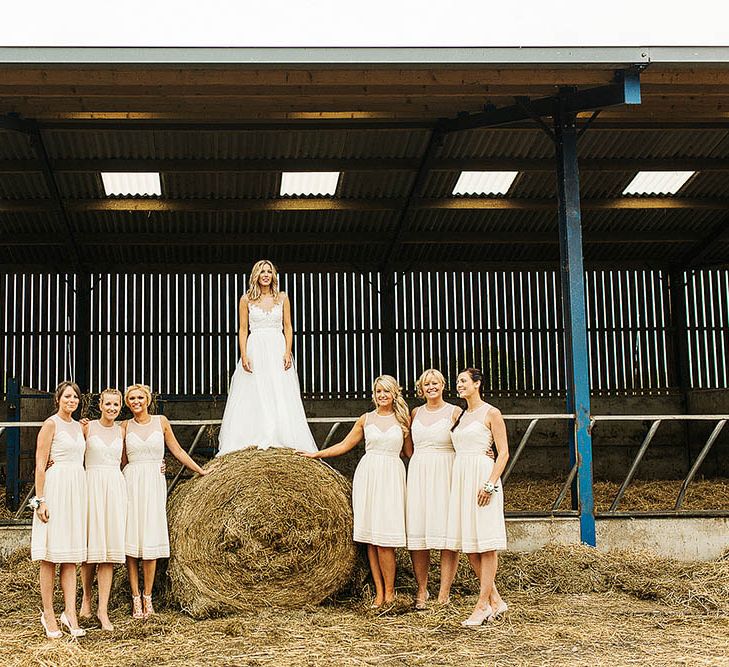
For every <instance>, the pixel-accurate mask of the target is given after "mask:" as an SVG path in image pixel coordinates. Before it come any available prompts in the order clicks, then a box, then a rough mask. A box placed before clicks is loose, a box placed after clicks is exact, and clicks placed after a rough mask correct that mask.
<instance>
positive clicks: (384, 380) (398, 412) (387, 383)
mask: <svg viewBox="0 0 729 667" xmlns="http://www.w3.org/2000/svg"><path fill="white" fill-rule="evenodd" d="M378 384H379V385H381V386H382V388H383V389H385V391H389V392H390V393H391V394H392V409H393V410H394V411H395V419H397V422H398V424H400V428H401V429H402V434H403V437H406V436H407V435H408V434H409V433H410V408H408V404H407V403H406V402H405V399H404V398H403V397H402V387H400V385H399V384H398V383H397V380H396V379H395V378H394V377H392V375H380V376H379V377H377V378H375V381H374V382H373V383H372V403H374V406H375V408H377V399H376V398H375V391H376V389H377V385H378Z"/></svg>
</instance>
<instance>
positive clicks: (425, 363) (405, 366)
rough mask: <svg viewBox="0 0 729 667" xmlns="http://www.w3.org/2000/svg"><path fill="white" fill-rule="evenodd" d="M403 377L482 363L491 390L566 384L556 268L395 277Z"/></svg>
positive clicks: (530, 391)
mask: <svg viewBox="0 0 729 667" xmlns="http://www.w3.org/2000/svg"><path fill="white" fill-rule="evenodd" d="M396 280H397V283H396V285H397V286H396V290H397V291H396V297H395V302H396V308H397V314H396V328H397V342H396V343H397V344H396V350H397V362H398V371H399V374H400V377H399V380H400V382H401V383H402V384H403V386H404V387H408V388H412V387H413V386H414V385H415V380H416V379H417V378H418V376H419V375H420V373H421V372H422V371H423V370H424V369H426V368H429V367H431V366H432V367H435V368H439V369H440V370H441V371H442V372H443V373H444V375H446V377H447V378H449V379H450V380H451V383H452V380H453V378H455V376H456V374H457V373H458V370H460V369H462V368H465V367H466V366H476V367H478V368H481V369H482V370H483V372H484V376H485V381H486V389H487V391H488V392H489V393H500V394H506V393H511V394H514V395H521V396H527V395H528V396H544V395H549V394H555V393H558V392H559V391H560V390H561V389H562V386H563V383H564V381H563V378H562V371H561V369H562V367H563V354H564V350H563V348H564V345H563V339H562V318H561V308H560V300H559V283H558V281H557V277H556V274H555V272H554V271H518V272H517V271H511V272H502V271H498V272H497V271H493V272H489V271H486V272H478V273H462V272H452V273H451V272H429V273H407V274H400V275H398V276H397V277H396Z"/></svg>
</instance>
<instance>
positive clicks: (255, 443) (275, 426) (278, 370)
mask: <svg viewBox="0 0 729 667" xmlns="http://www.w3.org/2000/svg"><path fill="white" fill-rule="evenodd" d="M248 327H249V329H250V333H249V335H248V342H247V345H246V352H247V355H248V359H249V360H250V362H251V367H252V369H253V372H252V373H248V372H246V371H244V370H243V366H242V364H241V362H240V360H238V364H237V365H236V367H235V372H234V373H233V378H232V379H231V382H230V390H229V392H228V401H227V403H226V404H225V412H224V413H223V423H222V425H221V426H220V436H219V442H220V446H219V449H218V456H222V455H223V454H227V453H228V452H234V451H237V450H239V449H245V448H247V447H258V448H259V449H268V448H269V447H291V448H292V449H300V450H303V451H307V452H315V451H317V447H316V443H315V442H314V438H313V437H312V435H311V431H310V430H309V425H308V424H307V422H306V413H305V412H304V406H303V405H302V403H301V392H300V390H299V378H298V376H297V375H296V367H295V366H294V365H293V364H292V366H291V368H289V369H288V370H284V365H283V363H284V362H283V358H284V353H285V352H286V339H285V338H284V335H283V304H282V303H276V304H274V306H273V308H271V309H270V310H265V309H263V308H261V307H260V306H258V305H256V304H254V303H253V304H252V303H249V304H248Z"/></svg>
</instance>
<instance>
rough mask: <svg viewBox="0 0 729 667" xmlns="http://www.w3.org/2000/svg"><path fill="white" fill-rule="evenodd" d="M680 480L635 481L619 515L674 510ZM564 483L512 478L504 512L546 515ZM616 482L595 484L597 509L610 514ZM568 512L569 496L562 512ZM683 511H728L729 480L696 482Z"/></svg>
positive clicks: (563, 504) (505, 498)
mask: <svg viewBox="0 0 729 667" xmlns="http://www.w3.org/2000/svg"><path fill="white" fill-rule="evenodd" d="M682 481H683V480H679V479H657V480H634V481H633V482H632V483H631V485H630V486H629V487H628V489H627V490H626V492H625V495H624V496H623V498H622V499H621V501H620V505H619V506H618V511H621V512H622V511H634V512H651V511H660V510H672V509H673V506H674V504H675V502H676V498H677V496H678V492H679V490H680V488H681V482H682ZM561 488H562V482H557V481H552V480H547V479H533V480H532V479H524V478H511V479H509V480H508V481H507V483H506V484H505V485H504V503H505V505H504V509H505V510H506V511H507V512H515V511H546V510H549V509H550V508H551V507H552V504H553V503H554V501H555V499H556V498H557V494H558V493H559V491H560V489H561ZM619 488H620V484H618V483H616V482H605V481H596V482H595V509H596V510H597V511H598V512H604V511H607V510H608V509H609V508H610V505H611V504H612V502H613V499H614V498H615V494H616V493H617V492H618V489H619ZM568 508H569V494H568V497H567V498H565V500H564V502H563V503H562V507H561V509H568ZM682 509H684V510H729V479H726V478H723V477H717V478H714V479H701V480H695V481H694V482H692V483H691V485H690V486H689V488H688V491H687V493H686V497H685V499H684V503H683V506H682Z"/></svg>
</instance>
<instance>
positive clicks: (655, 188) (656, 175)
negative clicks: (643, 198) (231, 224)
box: [623, 171, 696, 195]
mask: <svg viewBox="0 0 729 667" xmlns="http://www.w3.org/2000/svg"><path fill="white" fill-rule="evenodd" d="M695 173H696V172H694V171H639V172H638V173H637V174H636V175H635V177H634V178H633V180H632V181H630V183H628V187H626V188H625V190H623V194H624V195H675V194H676V193H677V192H678V191H679V190H680V189H681V188H682V187H683V186H684V185H685V183H686V181H688V179H689V178H691V177H692V176H693V175H694V174H695Z"/></svg>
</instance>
